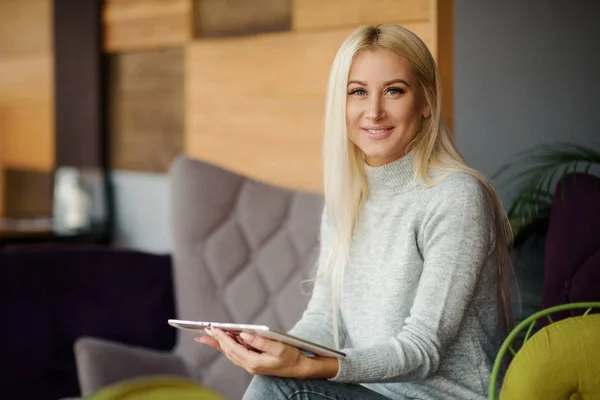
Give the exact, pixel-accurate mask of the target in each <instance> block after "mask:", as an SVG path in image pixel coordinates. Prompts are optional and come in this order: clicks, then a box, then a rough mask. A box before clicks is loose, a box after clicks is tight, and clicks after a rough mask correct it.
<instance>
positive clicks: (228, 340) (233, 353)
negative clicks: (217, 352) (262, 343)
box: [211, 328, 260, 372]
mask: <svg viewBox="0 0 600 400" xmlns="http://www.w3.org/2000/svg"><path fill="white" fill-rule="evenodd" d="M211 333H212V334H213V337H214V338H216V339H217V340H218V341H219V344H220V345H221V348H222V349H223V354H225V356H226V357H227V358H228V359H229V360H231V361H232V362H233V363H234V364H236V365H237V366H239V367H242V368H244V369H246V370H247V371H249V372H250V370H249V368H252V367H253V366H254V365H256V364H257V362H258V358H259V357H260V354H259V353H257V352H256V351H253V350H248V348H246V346H244V345H241V344H239V343H238V342H237V341H236V340H235V339H233V338H232V337H231V336H229V335H228V334H227V333H225V332H223V331H222V330H220V329H215V328H213V329H212V332H211Z"/></svg>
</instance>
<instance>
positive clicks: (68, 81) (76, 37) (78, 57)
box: [53, 0, 104, 167]
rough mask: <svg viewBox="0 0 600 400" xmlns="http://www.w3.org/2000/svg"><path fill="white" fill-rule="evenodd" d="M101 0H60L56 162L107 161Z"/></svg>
mask: <svg viewBox="0 0 600 400" xmlns="http://www.w3.org/2000/svg"><path fill="white" fill-rule="evenodd" d="M101 3H102V1H101V0H87V1H78V0H54V14H53V15H54V21H53V27H54V56H55V63H54V88H55V127H56V129H55V132H56V133H55V134H56V164H57V165H59V166H74V167H99V166H102V165H103V157H102V153H103V144H104V125H103V121H104V118H103V107H102V104H103V94H102V83H103V82H102V54H101V51H102V50H101V20H100V15H101Z"/></svg>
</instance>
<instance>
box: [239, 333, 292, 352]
mask: <svg viewBox="0 0 600 400" xmlns="http://www.w3.org/2000/svg"><path fill="white" fill-rule="evenodd" d="M240 337H241V338H242V339H244V342H246V343H247V344H248V345H250V346H252V347H253V348H255V349H256V350H259V351H261V352H264V353H267V354H278V353H280V352H281V350H282V347H285V345H284V344H283V343H280V342H277V341H275V340H269V339H267V338H264V337H262V336H258V335H253V334H251V333H247V332H242V333H240Z"/></svg>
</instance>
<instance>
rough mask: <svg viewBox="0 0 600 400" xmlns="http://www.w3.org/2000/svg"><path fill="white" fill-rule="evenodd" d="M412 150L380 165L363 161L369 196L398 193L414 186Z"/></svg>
mask: <svg viewBox="0 0 600 400" xmlns="http://www.w3.org/2000/svg"><path fill="white" fill-rule="evenodd" d="M413 158H414V154H413V152H410V153H408V154H407V155H405V156H403V157H401V158H399V159H397V160H396V161H392V162H391V163H388V164H385V165H382V166H380V167H371V166H369V165H367V164H366V163H365V172H366V174H367V183H368V185H369V197H385V196H390V195H395V194H399V193H402V192H405V191H407V190H410V189H412V188H413V187H415V186H416V183H417V181H416V178H415V172H414V167H413Z"/></svg>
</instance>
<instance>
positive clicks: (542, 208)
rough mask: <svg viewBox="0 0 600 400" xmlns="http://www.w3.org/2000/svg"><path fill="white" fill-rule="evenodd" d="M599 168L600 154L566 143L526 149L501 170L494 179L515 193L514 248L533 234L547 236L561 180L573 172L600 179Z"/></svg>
mask: <svg viewBox="0 0 600 400" xmlns="http://www.w3.org/2000/svg"><path fill="white" fill-rule="evenodd" d="M598 166H600V151H599V150H597V149H594V148H591V147H588V146H584V145H580V144H573V143H565V142H559V143H553V144H544V145H540V146H536V147H533V148H530V149H527V150H525V151H523V152H520V153H518V154H517V156H516V157H515V159H514V160H513V161H511V162H509V163H507V164H505V165H504V166H502V167H501V168H500V169H499V170H498V171H497V172H496V173H495V174H494V175H493V176H492V179H499V182H500V184H501V185H510V187H511V188H512V189H514V190H516V194H515V196H514V198H513V200H512V202H511V204H510V207H509V208H508V211H507V214H508V217H509V219H510V221H511V224H512V226H513V231H514V232H515V235H514V238H513V246H515V247H517V246H519V245H520V244H522V243H523V242H524V241H525V240H526V239H527V238H528V237H529V236H530V235H531V234H533V233H543V232H545V230H546V227H547V223H548V216H549V213H550V208H551V206H552V202H553V201H554V196H555V191H556V184H557V183H558V182H559V181H560V180H561V179H563V178H564V177H565V176H566V175H567V174H569V173H573V172H584V173H592V174H595V175H600V174H599V173H598V170H597V169H596V167H598ZM556 195H560V193H556Z"/></svg>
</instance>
